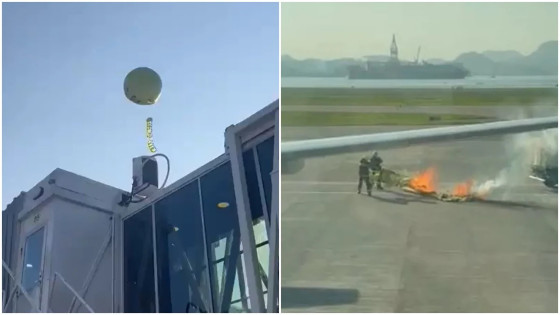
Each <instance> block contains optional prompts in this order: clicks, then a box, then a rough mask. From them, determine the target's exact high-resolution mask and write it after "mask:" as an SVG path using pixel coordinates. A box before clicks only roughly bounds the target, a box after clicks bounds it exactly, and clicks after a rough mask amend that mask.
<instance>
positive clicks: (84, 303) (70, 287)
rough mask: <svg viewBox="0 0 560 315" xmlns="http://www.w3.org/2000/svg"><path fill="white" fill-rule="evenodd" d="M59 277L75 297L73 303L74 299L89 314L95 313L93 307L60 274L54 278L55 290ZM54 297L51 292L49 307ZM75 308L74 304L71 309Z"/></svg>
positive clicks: (56, 274)
mask: <svg viewBox="0 0 560 315" xmlns="http://www.w3.org/2000/svg"><path fill="white" fill-rule="evenodd" d="M57 277H58V278H60V281H61V282H62V284H64V285H65V286H66V287H67V288H68V290H70V292H72V294H73V295H74V297H73V301H74V299H77V300H78V301H80V303H82V305H83V306H84V307H85V308H86V309H87V310H88V312H90V313H95V312H94V311H93V309H92V308H91V306H89V304H87V302H86V301H85V300H84V299H83V298H82V297H81V296H80V295H79V294H78V292H76V290H74V288H72V286H71V285H70V284H68V282H66V280H64V277H62V276H61V275H60V274H59V273H58V272H55V273H54V278H53V283H52V287H53V288H54V283H55V282H56V279H57ZM52 296H53V295H52V292H51V294H50V297H49V305H50V302H51V299H52ZM73 306H74V305H73V304H72V305H71V309H72V308H73Z"/></svg>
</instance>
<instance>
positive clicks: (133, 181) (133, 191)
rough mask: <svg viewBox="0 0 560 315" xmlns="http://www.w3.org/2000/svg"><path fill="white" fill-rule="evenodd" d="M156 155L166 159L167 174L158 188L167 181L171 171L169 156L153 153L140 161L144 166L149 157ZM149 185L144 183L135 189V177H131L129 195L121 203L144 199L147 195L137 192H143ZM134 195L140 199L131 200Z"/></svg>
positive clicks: (127, 203)
mask: <svg viewBox="0 0 560 315" xmlns="http://www.w3.org/2000/svg"><path fill="white" fill-rule="evenodd" d="M157 156H162V157H164V158H165V160H166V161H167V174H166V175H165V180H164V181H163V184H162V185H161V187H159V188H158V189H162V188H164V187H165V184H166V183H167V179H169V173H170V171H171V163H170V162H169V158H168V157H167V156H166V155H165V154H163V153H156V154H153V155H151V156H148V158H147V159H146V160H144V162H142V167H144V165H145V164H146V163H147V162H148V161H149V160H150V159H151V158H155V157H157ZM149 187H150V184H149V183H144V184H143V185H142V186H140V187H138V188H137V189H138V190H136V191H135V188H136V179H135V178H133V179H132V188H131V189H130V196H129V198H127V199H128V200H126V201H123V204H124V205H126V206H128V205H129V204H131V203H140V202H142V201H144V200H146V199H147V198H148V197H147V196H137V195H138V194H139V193H141V192H143V191H144V190H146V189H148V188H149ZM134 197H140V198H141V199H140V200H133V198H134Z"/></svg>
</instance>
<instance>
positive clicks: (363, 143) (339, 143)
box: [281, 117, 558, 160]
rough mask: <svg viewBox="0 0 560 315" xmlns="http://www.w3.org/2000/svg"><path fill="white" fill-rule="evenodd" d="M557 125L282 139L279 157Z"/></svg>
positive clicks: (532, 122) (533, 122)
mask: <svg viewBox="0 0 560 315" xmlns="http://www.w3.org/2000/svg"><path fill="white" fill-rule="evenodd" d="M553 128H558V117H544V118H529V119H519V120H511V121H499V122H491V123H482V124H473V125H463V126H451V127H438V128H429V129H417V130H406V131H396V132H384V133H375V134H365V135H356V136H344V137H334V138H323V139H311V140H301V141H289V142H282V146H281V148H282V149H281V150H282V159H283V160H284V159H304V158H309V157H319V156H325V155H332V154H339V153H350V152H363V151H370V150H378V149H390V148H396V147H403V146H407V145H414V144H424V143H431V142H439V141H452V140H461V139H468V138H474V137H481V136H494V135H503V134H513V133H522V132H528V131H536V130H543V129H553Z"/></svg>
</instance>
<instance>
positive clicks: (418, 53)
mask: <svg viewBox="0 0 560 315" xmlns="http://www.w3.org/2000/svg"><path fill="white" fill-rule="evenodd" d="M421 47H422V46H418V52H417V53H416V64H418V62H419V61H420V48H421Z"/></svg>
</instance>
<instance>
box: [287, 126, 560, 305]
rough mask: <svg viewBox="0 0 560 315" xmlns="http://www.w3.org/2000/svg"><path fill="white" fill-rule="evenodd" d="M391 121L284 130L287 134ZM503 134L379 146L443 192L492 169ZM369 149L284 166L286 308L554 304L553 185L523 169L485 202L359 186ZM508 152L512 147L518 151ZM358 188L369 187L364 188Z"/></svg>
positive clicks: (392, 163) (321, 133)
mask: <svg viewBox="0 0 560 315" xmlns="http://www.w3.org/2000/svg"><path fill="white" fill-rule="evenodd" d="M398 129H408V128H398V127H367V128H362V127H318V128H303V127H302V128H287V127H286V128H283V129H282V135H283V140H284V141H286V140H287V139H290V140H295V139H303V138H318V137H329V136H340V135H343V134H356V133H365V132H380V131H389V130H398ZM511 139H512V138H511V136H506V137H492V138H484V139H477V140H469V141H461V142H455V143H438V144H434V145H430V146H415V147H409V148H402V149H395V150H384V151H380V152H379V153H380V155H381V157H382V158H383V159H384V160H385V163H384V164H385V167H387V168H390V169H394V170H401V171H403V170H406V171H409V172H414V171H421V170H424V169H426V168H427V167H429V166H434V167H436V169H437V171H438V174H439V176H438V177H439V178H438V182H439V183H440V187H439V188H440V190H448V189H451V187H452V186H453V184H454V183H457V182H461V181H464V180H467V179H475V180H485V179H491V178H493V177H495V176H496V175H497V174H498V173H499V171H500V170H502V169H504V168H506V167H507V166H508V165H510V164H511V159H512V154H513V153H512V148H511V145H512V142H511V141H510V140H511ZM370 154H371V152H364V153H355V154H343V155H336V156H328V157H324V158H315V159H309V160H307V161H306V164H305V167H304V169H302V170H301V171H300V172H298V173H296V174H291V175H282V209H281V224H282V225H281V233H282V234H281V240H282V241H281V246H282V255H281V259H282V265H281V266H282V269H281V285H282V296H281V298H282V304H281V305H282V312H473V313H476V312H551V313H556V312H557V310H558V299H557V297H558V280H557V279H558V267H557V265H558V250H557V248H558V245H557V244H558V224H557V222H558V212H557V209H558V204H557V194H556V193H555V192H551V191H550V190H549V189H547V188H546V187H545V186H544V185H542V184H541V183H539V182H535V181H533V180H530V179H528V178H527V177H526V176H524V175H523V176H521V177H519V178H517V179H516V180H515V182H511V183H510V185H508V187H507V188H501V189H497V190H495V191H494V192H493V193H492V194H491V195H490V196H488V200H487V201H484V202H468V203H446V202H440V201H437V200H433V199H430V198H427V197H421V196H417V195H413V194H409V193H405V192H402V191H400V190H397V189H392V190H386V191H375V190H374V192H373V196H372V197H368V196H367V195H365V194H363V195H358V194H357V172H358V164H357V163H358V161H359V159H360V158H361V157H363V156H366V155H370ZM514 157H515V155H514ZM364 190H365V189H364Z"/></svg>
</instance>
